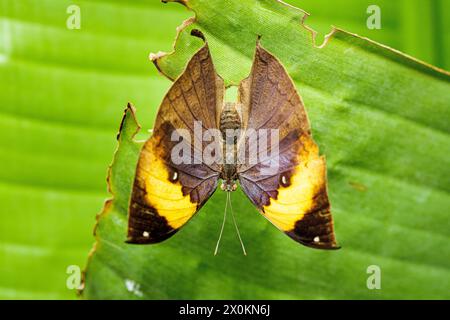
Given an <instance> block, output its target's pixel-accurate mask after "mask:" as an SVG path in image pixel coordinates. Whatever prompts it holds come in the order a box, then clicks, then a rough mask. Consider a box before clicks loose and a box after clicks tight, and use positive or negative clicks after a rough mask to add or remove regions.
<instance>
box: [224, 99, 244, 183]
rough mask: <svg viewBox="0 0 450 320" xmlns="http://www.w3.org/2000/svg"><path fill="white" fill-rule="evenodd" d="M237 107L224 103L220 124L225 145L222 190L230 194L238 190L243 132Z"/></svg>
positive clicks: (231, 103) (233, 104)
mask: <svg viewBox="0 0 450 320" xmlns="http://www.w3.org/2000/svg"><path fill="white" fill-rule="evenodd" d="M237 107H238V105H237V104H236V103H233V102H226V103H224V106H223V109H222V112H221V115H220V124H219V130H220V133H221V137H222V145H223V152H222V155H223V157H222V159H223V160H222V161H223V162H222V172H221V175H220V178H221V179H222V181H223V183H222V185H221V189H222V190H224V191H228V192H230V191H235V190H236V189H237V184H236V180H237V178H238V176H237V170H236V169H237V164H238V163H237V159H238V155H237V142H238V140H239V137H240V132H241V118H240V116H239V112H238V109H237Z"/></svg>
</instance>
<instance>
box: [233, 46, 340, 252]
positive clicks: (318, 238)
mask: <svg viewBox="0 0 450 320" xmlns="http://www.w3.org/2000/svg"><path fill="white" fill-rule="evenodd" d="M239 93H240V95H239V99H240V103H241V105H242V115H243V116H242V118H243V123H244V129H245V130H246V131H250V130H254V131H258V130H264V129H265V130H270V129H275V130H277V131H278V144H272V143H270V142H268V143H261V141H258V148H257V151H256V153H257V154H256V156H255V155H253V158H254V159H255V158H256V161H254V162H253V163H250V162H248V161H245V162H243V163H241V164H240V165H239V166H238V170H237V172H238V175H239V181H240V185H241V187H242V189H243V190H244V192H245V194H246V195H247V196H248V197H249V198H250V200H251V201H252V203H253V204H254V205H255V206H256V207H257V208H258V210H259V211H260V212H261V214H262V215H263V216H264V217H266V218H267V219H268V220H269V221H271V222H272V223H273V224H274V225H275V226H276V227H277V228H278V229H280V230H282V231H283V232H285V233H286V234H287V235H288V236H290V237H291V238H292V239H294V240H295V241H297V242H300V243H302V244H304V245H307V246H310V247H315V248H320V249H334V248H337V245H336V240H335V237H334V230H333V220H332V217H331V212H330V203H329V200H328V195H327V187H326V183H327V179H326V165H325V159H324V158H323V157H321V156H319V151H318V147H317V145H316V144H315V142H314V141H313V139H312V137H311V132H310V126H309V122H308V118H307V115H306V111H305V108H304V106H303V103H302V100H301V98H300V96H299V95H298V93H297V91H296V88H295V86H294V84H293V82H292V80H291V79H290V77H289V75H288V74H287V72H286V70H285V69H284V67H283V66H282V65H281V63H280V62H279V61H278V60H277V59H276V58H275V57H274V56H273V55H272V54H270V53H269V52H267V51H266V50H265V49H263V48H262V47H261V46H260V44H259V42H258V45H257V48H256V53H255V58H254V62H253V67H252V71H251V73H250V76H249V77H248V78H247V79H245V80H244V81H242V82H241V85H240V88H239ZM268 140H270V139H268ZM275 145H276V146H277V149H276V150H274V146H275ZM239 148H240V149H242V148H245V149H247V150H245V152H243V153H242V150H241V151H240V152H241V154H247V155H249V156H252V154H251V153H252V152H251V150H249V144H248V143H246V141H245V139H242V140H241V141H240V144H239ZM272 151H273V152H272ZM274 159H276V161H275V162H274V161H273V160H274ZM274 163H276V164H275V166H274ZM267 168H270V169H272V170H269V172H267Z"/></svg>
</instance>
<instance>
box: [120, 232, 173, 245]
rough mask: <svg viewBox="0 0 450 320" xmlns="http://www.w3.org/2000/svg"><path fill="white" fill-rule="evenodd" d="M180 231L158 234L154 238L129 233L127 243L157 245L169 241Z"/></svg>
mask: <svg viewBox="0 0 450 320" xmlns="http://www.w3.org/2000/svg"><path fill="white" fill-rule="evenodd" d="M177 231H178V229H172V230H171V231H170V232H167V233H163V234H158V235H157V236H156V237H152V236H151V235H149V236H147V237H145V236H143V235H137V234H136V233H134V232H129V233H128V237H127V240H126V241H125V243H128V244H156V243H160V242H163V241H164V240H167V239H168V238H170V237H171V236H173V235H174V234H175V233H177Z"/></svg>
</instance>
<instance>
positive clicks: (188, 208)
mask: <svg viewBox="0 0 450 320" xmlns="http://www.w3.org/2000/svg"><path fill="white" fill-rule="evenodd" d="M192 34H193V35H196V36H198V37H200V38H202V39H203V41H204V45H203V46H202V47H201V48H200V49H199V50H198V51H197V52H196V53H195V54H194V55H193V57H192V58H191V60H190V61H189V62H188V64H187V66H186V68H185V70H184V71H183V73H182V74H181V75H180V76H179V77H178V78H177V79H176V80H175V81H174V82H173V85H172V86H171V88H170V89H169V91H168V92H167V94H166V95H165V97H164V99H163V101H162V103H161V106H160V108H159V111H158V113H157V117H156V121H155V126H154V129H153V134H152V135H151V137H150V138H149V139H148V140H147V141H146V142H145V144H144V146H143V148H142V150H141V152H140V156H139V160H138V164H137V168H136V174H135V180H134V184H133V189H132V195H131V200H130V205H129V215H128V238H127V242H128V243H135V244H151V243H158V242H161V241H163V240H166V239H168V238H169V237H171V236H173V235H174V234H175V233H176V232H177V231H178V230H180V228H181V227H183V226H184V225H185V224H186V223H187V222H188V221H189V220H190V219H191V218H192V217H193V216H194V215H195V214H196V213H197V212H198V211H199V210H200V208H201V207H202V206H203V205H204V204H205V202H206V201H207V200H208V199H209V198H210V197H211V195H212V194H213V193H214V192H215V190H216V189H217V187H218V184H219V181H220V180H221V181H222V183H221V187H220V188H221V189H222V190H224V191H225V192H227V196H228V197H229V195H230V193H231V192H233V191H235V190H236V189H237V182H239V185H240V187H241V188H242V190H243V191H244V193H245V194H246V196H247V197H248V198H249V200H250V201H251V202H252V203H253V205H254V206H255V207H256V208H257V209H258V211H259V212H260V213H261V214H262V215H263V216H264V217H265V218H266V219H268V220H269V221H270V222H271V223H272V224H273V225H275V227H277V228H278V229H279V230H281V231H282V232H284V233H285V234H286V235H288V236H289V237H290V238H292V239H293V240H295V241H297V242H298V243H301V244H303V245H305V246H308V247H312V248H317V249H337V248H339V247H338V245H337V244H336V239H335V235H334V227H333V219H332V216H331V212H330V203H329V199H328V194H327V178H326V163H325V159H324V157H323V156H320V155H319V150H318V147H317V145H316V143H315V142H314V141H313V139H312V136H311V129H310V125H309V121H308V117H307V114H306V111H305V108H304V104H303V102H302V99H301V97H300V95H299V94H298V93H297V91H296V88H295V85H294V83H293V81H292V80H291V78H290V77H289V75H288V73H287V71H286V70H285V68H284V67H283V66H282V64H281V63H280V61H279V60H278V59H277V58H276V57H275V56H274V55H272V54H271V53H269V52H268V51H267V50H265V49H264V48H263V47H262V46H261V44H260V40H259V38H258V41H257V45H256V51H255V55H254V60H253V65H252V69H251V72H250V75H249V76H248V77H247V78H246V79H244V80H243V81H241V82H240V84H239V87H238V93H239V94H238V101H237V103H229V102H226V103H225V102H224V92H225V86H224V81H223V80H222V78H221V77H220V76H219V75H218V74H217V73H216V71H215V68H214V65H213V61H212V58H211V54H210V51H209V48H208V43H207V41H206V39H205V37H204V36H203V34H201V32H200V31H198V30H193V31H192ZM230 130H231V131H234V132H236V131H238V133H237V134H236V135H234V136H233V135H228V131H230ZM270 130H271V131H273V132H276V133H277V136H276V138H273V137H272V136H270V137H269V138H268V139H266V140H270V142H276V145H275V144H274V143H268V144H269V146H268V144H267V143H266V144H265V147H264V146H263V147H261V146H260V145H258V147H257V148H256V149H255V145H256V144H255V143H248V141H249V137H248V135H246V134H245V133H248V132H253V133H255V132H256V138H258V137H259V135H258V134H259V133H261V132H266V133H267V132H268V131H270ZM209 131H213V132H216V133H217V132H218V133H219V135H220V137H218V142H217V143H216V144H215V147H214V148H210V147H208V146H211V141H205V140H208V139H204V133H205V132H209ZM175 133H176V134H175ZM174 135H175V138H174ZM216 136H217V134H216ZM216 138H217V137H216ZM192 140H194V142H192ZM209 140H212V139H209ZM272 140H273V141H272ZM261 145H264V144H261ZM274 146H275V147H274ZM207 148H209V149H213V151H212V152H210V154H211V155H212V156H213V158H214V159H216V161H207V159H206V160H205V159H204V158H203V157H202V155H203V153H202V152H203V151H205V149H207ZM252 148H253V149H252ZM175 149H177V150H178V151H180V150H182V151H183V152H178V153H177V152H175V153H174V150H175ZM272 149H274V150H272ZM275 149H276V150H275ZM209 151H211V150H209ZM269 151H274V152H271V153H270V155H267V154H268V153H269ZM275 151H276V152H275ZM181 153H182V154H183V160H187V161H179V159H176V160H174V154H178V155H180V154H181ZM238 154H239V155H244V161H237V156H236V155H238ZM261 154H264V155H265V157H259V156H260V155H261ZM245 155H246V156H245ZM250 158H251V160H253V161H246V160H248V159H250ZM275 158H276V159H277V161H276V165H273V166H271V164H272V163H273V159H275ZM217 159H218V160H217ZM229 159H231V160H230V161H228V160H229ZM268 167H269V169H270V170H265V169H267V168H268ZM230 204H231V203H230ZM233 218H234V217H233ZM222 231H223V225H222ZM238 235H239V233H238ZM216 251H217V247H216ZM244 253H245V249H244Z"/></svg>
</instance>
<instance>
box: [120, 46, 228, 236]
mask: <svg viewBox="0 0 450 320" xmlns="http://www.w3.org/2000/svg"><path fill="white" fill-rule="evenodd" d="M223 94H224V85H223V81H222V79H221V78H220V77H219V76H218V75H217V74H216V72H215V70H214V66H213V63H212V60H211V56H210V53H209V49H208V46H207V44H205V45H204V46H203V47H202V48H201V49H200V50H199V51H198V52H197V53H196V54H195V55H194V56H193V57H192V59H191V60H190V61H189V63H188V65H187V67H186V69H185V71H184V72H183V74H182V75H181V76H180V77H179V78H178V79H177V80H176V81H175V82H174V84H173V85H172V87H171V88H170V89H169V91H168V93H167V94H166V96H165V97H164V99H163V102H162V104H161V106H160V108H159V111H158V114H157V117H156V121H155V127H154V130H153V134H152V136H151V137H150V138H149V139H148V140H147V141H146V143H145V144H144V146H143V148H142V150H141V153H140V156H139V161H138V165H137V168H136V175H135V180H134V185H133V191H132V195H131V201H130V206H129V216H128V241H127V242H129V243H156V242H160V241H163V240H165V239H167V238H169V237H170V236H172V235H173V234H175V233H176V232H177V231H178V230H179V229H180V228H181V227H182V226H183V225H184V224H185V223H186V222H187V221H188V220H189V219H190V218H191V217H192V216H193V215H194V214H195V213H196V212H197V211H198V210H199V209H200V207H201V206H202V205H203V204H204V203H205V202H206V200H207V199H208V198H209V197H210V196H211V195H212V193H213V192H214V191H215V190H216V187H217V181H218V177H219V172H220V166H219V164H218V163H210V164H205V163H204V162H203V160H202V156H201V155H202V151H203V149H204V146H205V143H204V142H203V139H202V135H203V132H204V131H205V130H207V129H211V128H217V118H218V115H217V113H216V112H218V110H219V111H220V110H221V105H222V101H223ZM196 126H197V129H198V128H200V131H199V130H196ZM174 131H177V134H178V135H179V136H178V138H179V139H178V140H174V139H173V135H172V134H173V132H174ZM196 138H197V139H198V141H200V145H198V144H195V143H194V141H195V139H196ZM172 140H174V141H172ZM180 141H181V143H184V144H187V145H185V147H186V148H187V149H189V150H190V152H189V153H187V154H188V155H189V159H188V160H189V161H183V162H181V163H180V162H179V161H173V158H172V150H173V148H174V146H175V145H176V144H179V142H180ZM187 149H185V150H187ZM196 150H197V151H200V153H198V152H195V151H196ZM199 155H200V156H199Z"/></svg>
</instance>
